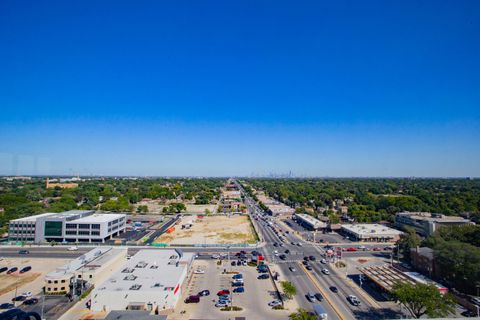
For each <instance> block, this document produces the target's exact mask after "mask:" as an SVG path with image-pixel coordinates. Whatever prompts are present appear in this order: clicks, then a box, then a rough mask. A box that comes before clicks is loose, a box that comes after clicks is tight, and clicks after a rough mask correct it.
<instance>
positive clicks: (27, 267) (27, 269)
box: [20, 266, 32, 273]
mask: <svg viewBox="0 0 480 320" xmlns="http://www.w3.org/2000/svg"><path fill="white" fill-rule="evenodd" d="M30 270H32V267H30V266H26V267H23V268H22V269H21V270H20V273H25V272H28V271H30Z"/></svg>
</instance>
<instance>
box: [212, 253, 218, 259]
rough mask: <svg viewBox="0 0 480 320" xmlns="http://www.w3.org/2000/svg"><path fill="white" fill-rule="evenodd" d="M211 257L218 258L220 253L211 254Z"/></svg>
mask: <svg viewBox="0 0 480 320" xmlns="http://www.w3.org/2000/svg"><path fill="white" fill-rule="evenodd" d="M212 259H220V255H218V254H212Z"/></svg>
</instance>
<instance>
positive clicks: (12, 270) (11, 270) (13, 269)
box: [7, 267, 18, 274]
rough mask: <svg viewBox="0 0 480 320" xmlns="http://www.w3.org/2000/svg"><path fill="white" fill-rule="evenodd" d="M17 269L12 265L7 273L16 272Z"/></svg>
mask: <svg viewBox="0 0 480 320" xmlns="http://www.w3.org/2000/svg"><path fill="white" fill-rule="evenodd" d="M17 270H18V268H17V267H13V268H11V269H10V270H8V271H7V273H8V274H10V273H14V272H16V271H17Z"/></svg>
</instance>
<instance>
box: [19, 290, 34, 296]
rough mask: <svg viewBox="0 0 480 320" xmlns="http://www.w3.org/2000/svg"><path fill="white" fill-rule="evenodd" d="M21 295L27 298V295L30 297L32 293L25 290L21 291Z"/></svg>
mask: <svg viewBox="0 0 480 320" xmlns="http://www.w3.org/2000/svg"><path fill="white" fill-rule="evenodd" d="M21 295H22V296H24V297H26V298H29V297H31V296H32V295H33V294H32V292H30V291H27V292H24V293H22V294H21Z"/></svg>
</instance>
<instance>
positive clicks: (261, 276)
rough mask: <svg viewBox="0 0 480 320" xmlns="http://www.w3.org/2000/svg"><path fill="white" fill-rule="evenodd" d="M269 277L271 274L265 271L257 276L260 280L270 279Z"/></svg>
mask: <svg viewBox="0 0 480 320" xmlns="http://www.w3.org/2000/svg"><path fill="white" fill-rule="evenodd" d="M269 278H270V276H269V275H268V273H263V274H261V275H259V276H258V277H257V279H259V280H265V279H269Z"/></svg>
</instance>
